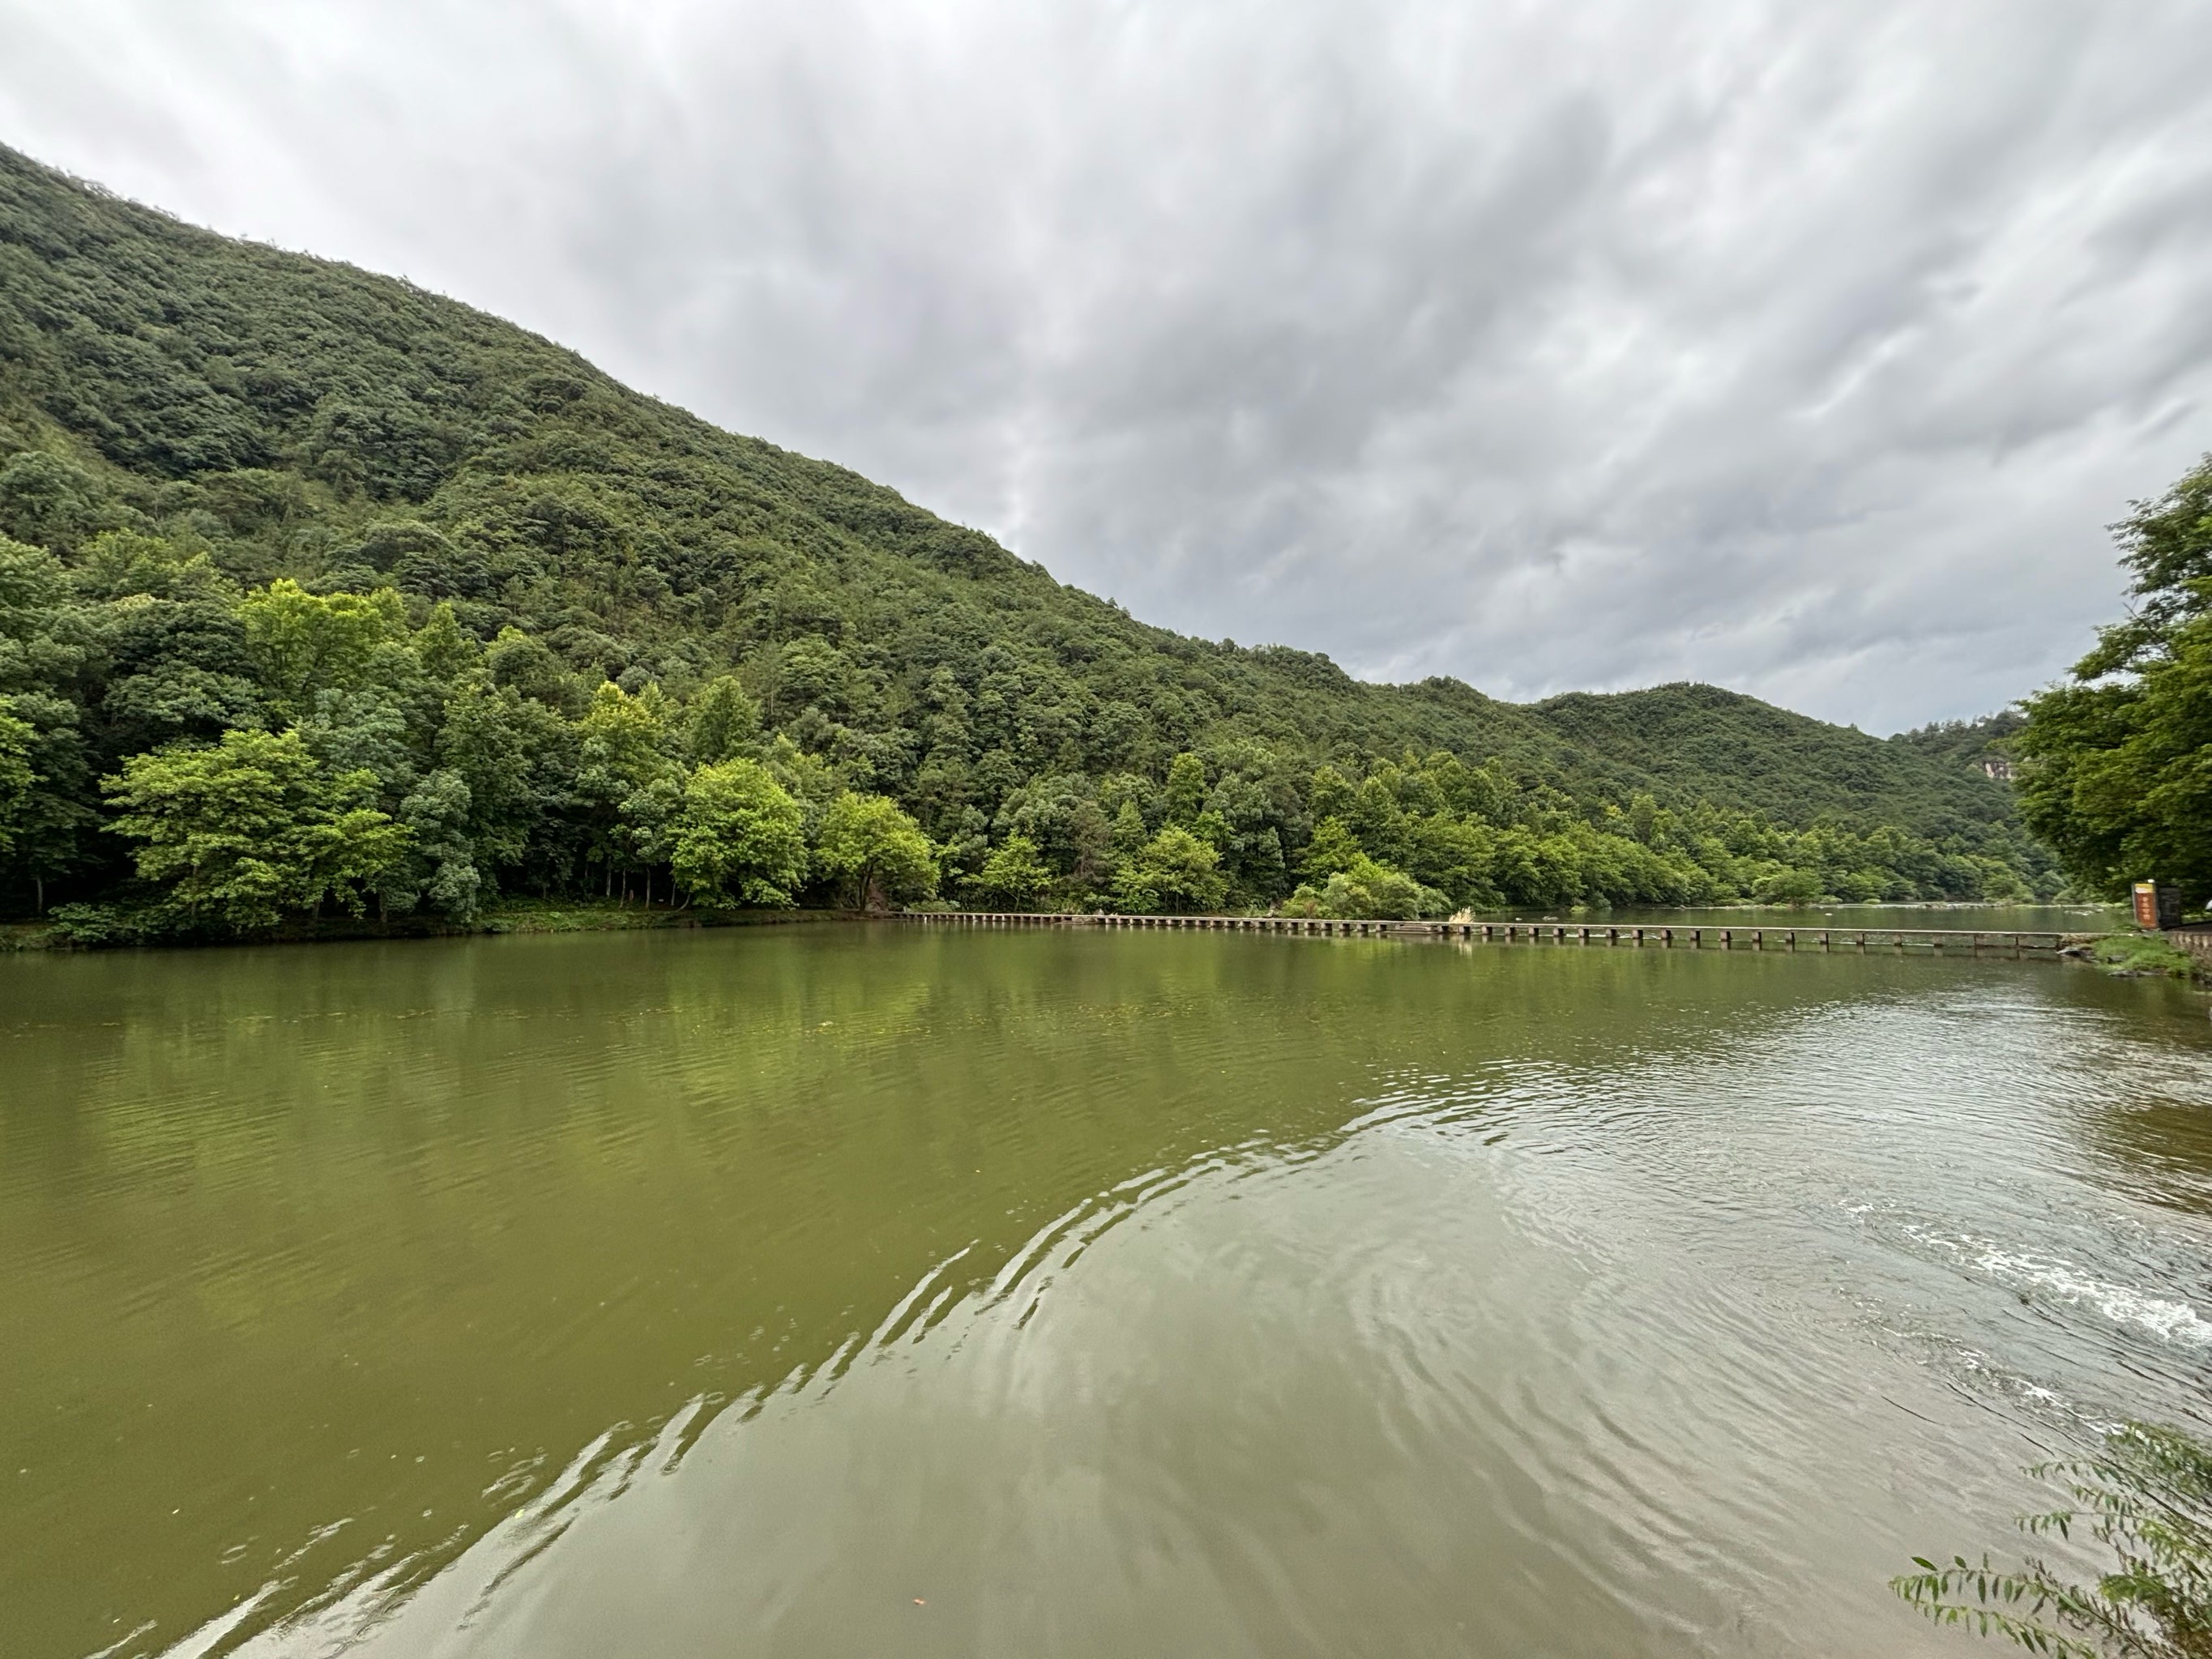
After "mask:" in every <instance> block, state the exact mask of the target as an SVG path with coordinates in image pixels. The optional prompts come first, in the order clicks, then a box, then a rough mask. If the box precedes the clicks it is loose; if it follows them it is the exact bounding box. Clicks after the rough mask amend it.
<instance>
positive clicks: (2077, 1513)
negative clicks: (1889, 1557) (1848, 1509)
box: [1890, 1423, 2212, 1659]
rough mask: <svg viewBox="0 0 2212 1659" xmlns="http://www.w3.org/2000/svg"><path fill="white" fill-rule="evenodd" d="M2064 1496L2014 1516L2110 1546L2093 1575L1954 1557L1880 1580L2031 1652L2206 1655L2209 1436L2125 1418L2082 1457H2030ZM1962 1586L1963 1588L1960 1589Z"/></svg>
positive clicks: (2210, 1601)
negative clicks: (2105, 1568) (2080, 1578)
mask: <svg viewBox="0 0 2212 1659" xmlns="http://www.w3.org/2000/svg"><path fill="white" fill-rule="evenodd" d="M2029 1472H2030V1473H2031V1474H2036V1475H2039V1476H2056V1477H2057V1478H2058V1479H2060V1480H2063V1483H2064V1485H2065V1486H2066V1489H2067V1491H2068V1492H2069V1493H2071V1494H2072V1497H2073V1499H2074V1503H2075V1505H2076V1507H2075V1508H2072V1509H2062V1510H2052V1511H2051V1512H2050V1513H2048V1514H2045V1515H2033V1516H2026V1517H2024V1518H2023V1519H2022V1520H2021V1528H2022V1529H2023V1530H2024V1531H2026V1532H2027V1533H2029V1534H2032V1535H2036V1536H2048V1535H2051V1534H2057V1535H2058V1536H2059V1537H2061V1538H2067V1537H2070V1536H2071V1535H2072V1533H2073V1528H2074V1527H2075V1524H2076V1523H2082V1524H2084V1525H2085V1526H2086V1529H2087V1533H2088V1535H2089V1536H2090V1537H2091V1538H2093V1539H2094V1540H2095V1541H2097V1542H2099V1543H2100V1544H2102V1545H2105V1546H2106V1547H2108V1548H2109V1549H2111V1550H2112V1553H2114V1554H2115V1555H2116V1556H2118V1565H2117V1566H2116V1567H2115V1569H2114V1570H2113V1571H2111V1572H2107V1573H2105V1574H2103V1575H2102V1576H2100V1577H2099V1578H2098V1579H2097V1581H2096V1583H2093V1584H2081V1583H2074V1582H2072V1581H2070V1580H2069V1579H2066V1578H2063V1577H2060V1576H2059V1574H2058V1573H2057V1572H2056V1571H2054V1570H2053V1569H2051V1567H2050V1566H2048V1565H2045V1563H2043V1562H2041V1561H2035V1560H2031V1561H2029V1562H2027V1564H2026V1565H2024V1566H2022V1567H2021V1568H2020V1569H2019V1570H2017V1571H2003V1570H2001V1569H1998V1568H1996V1567H1993V1566H1991V1565H1990V1559H1989V1557H1987V1556H1986V1555H1984V1557H1983V1558H1982V1559H1981V1560H1980V1562H1979V1563H1978V1564H1977V1563H1972V1562H1969V1561H1968V1560H1967V1559H1966V1557H1964V1556H1962V1555H1961V1556H1954V1557H1953V1558H1952V1559H1951V1561H1950V1564H1949V1565H1937V1564H1936V1562H1934V1561H1932V1560H1929V1559H1926V1558H1924V1557H1920V1556H1915V1557H1914V1558H1913V1560H1914V1563H1915V1565H1917V1566H1918V1567H1919V1568H1920V1571H1918V1572H1917V1573H1908V1574H1905V1575H1903V1576H1901V1577H1897V1578H1893V1579H1892V1580H1891V1581H1890V1587H1891V1588H1892V1589H1894V1590H1895V1591H1896V1592H1897V1593H1898V1595H1901V1596H1903V1597H1904V1598H1905V1600H1906V1601H1910V1602H1911V1604H1912V1605H1913V1606H1915V1607H1918V1608H1919V1609H1920V1610H1921V1611H1922V1612H1923V1613H1926V1614H1927V1615H1928V1616H1929V1618H1930V1619H1932V1620H1935V1621H1936V1623H1938V1624H1940V1625H1951V1626H1960V1627H1963V1628H1965V1629H1968V1630H1972V1631H1975V1632H1978V1633H1979V1634H1981V1635H1983V1636H2003V1637H2006V1638H2009V1639H2010V1640H2012V1641H2014V1642H2015V1643H2017V1644H2020V1645H2021V1647H2024V1648H2027V1650H2030V1651H2031V1652H2035V1653H2045V1654H2051V1655H2056V1656H2064V1659H2094V1656H2097V1655H2123V1656H2128V1659H2204V1656H2207V1655H2212V1447H2209V1446H2207V1445H2205V1444H2204V1443H2203V1442H2201V1441H2198V1440H2196V1439H2194V1438H2192V1437H2190V1436H2189V1435H2186V1434H2184V1433H2182V1432H2181V1431H2179V1430H2176V1429H2171V1428H2165V1427H2160V1426H2158V1425H2150V1424H2143V1423H2130V1424H2125V1425H2122V1426H2120V1427H2119V1428H2117V1429H2115V1430H2113V1431H2111V1432H2110V1433H2109V1434H2107V1435H2106V1437H2105V1442H2104V1446H2103V1449H2101V1450H2100V1452H2099V1454H2098V1455H2095V1456H2093V1457H2088V1458H2081V1459H2075V1460H2071V1461H2069V1462H2055V1463H2045V1464H2040V1465H2038V1466H2037V1467H2036V1468H2033V1469H2031V1470H2030V1471H2029ZM1970 1597H1971V1599H1969V1598H1970Z"/></svg>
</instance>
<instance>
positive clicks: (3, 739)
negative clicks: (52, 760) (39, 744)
mask: <svg viewBox="0 0 2212 1659" xmlns="http://www.w3.org/2000/svg"><path fill="white" fill-rule="evenodd" d="M10 707H11V705H10V704H9V701H8V699H7V698H5V697H0V859H4V858H6V857H7V856H8V854H9V852H11V851H12V850H13V849H14V848H15V836H16V834H17V825H18V824H19V823H21V821H22V818H23V817H24V815H25V811H26V809H27V808H28V806H29V805H30V801H31V789H32V787H33V785H34V784H35V783H36V782H37V781H38V775H37V774H36V773H34V772H33V771H32V769H31V744H32V743H33V741H34V740H35V739H36V738H37V736H38V734H37V733H36V732H33V731H32V730H31V727H30V726H29V723H28V722H27V721H24V720H17V719H16V718H15V715H13V714H10V713H9V712H8V711H9V708H10Z"/></svg>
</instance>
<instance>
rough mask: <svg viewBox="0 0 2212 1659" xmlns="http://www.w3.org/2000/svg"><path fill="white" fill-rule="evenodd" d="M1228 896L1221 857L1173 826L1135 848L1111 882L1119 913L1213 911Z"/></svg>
mask: <svg viewBox="0 0 2212 1659" xmlns="http://www.w3.org/2000/svg"><path fill="white" fill-rule="evenodd" d="M1228 894H1229V878H1228V877H1227V875H1226V874H1225V873H1224V872H1223V871H1222V868H1221V854H1219V853H1218V852H1216V851H1215V850H1214V848H1212V847H1211V846H1210V845H1208V844H1207V843H1206V842H1203V841H1200V839H1199V838H1198V837H1197V836H1194V835H1193V834H1192V833H1191V832H1190V831H1189V830H1188V829H1184V828H1183V827H1182V825H1181V824H1179V823H1171V824H1170V825H1168V826H1167V828H1165V829H1163V830H1161V831H1160V832H1159V834H1158V835H1157V836H1153V837H1152V839H1151V840H1150V841H1148V842H1146V843H1145V844H1144V845H1143V846H1142V847H1140V848H1138V849H1137V851H1136V853H1135V854H1134V855H1133V857H1132V858H1131V859H1130V860H1129V861H1128V862H1127V864H1125V865H1123V866H1121V871H1120V872H1119V873H1118V874H1117V875H1116V876H1115V879H1114V896H1115V899H1116V900H1117V901H1118V902H1119V903H1120V904H1121V908H1123V909H1124V910H1139V911H1169V912H1203V911H1210V910H1218V909H1219V908H1221V906H1222V902H1223V901H1224V900H1225V899H1226V898H1227V896H1228Z"/></svg>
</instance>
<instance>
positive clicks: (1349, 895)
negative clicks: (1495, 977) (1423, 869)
mask: <svg viewBox="0 0 2212 1659" xmlns="http://www.w3.org/2000/svg"><path fill="white" fill-rule="evenodd" d="M1284 908H1285V909H1286V910H1289V911H1291V913H1292V914H1295V915H1304V916H1333V917H1337V918H1340V919H1344V920H1358V919H1361V918H1371V919H1376V920H1380V921H1411V920H1413V918H1414V917H1417V916H1441V915H1448V914H1449V912H1450V910H1451V908H1452V902H1451V900H1450V899H1449V898H1448V897H1446V896H1444V895H1443V893H1440V892H1438V891H1437V890H1436V889H1435V888H1433V887H1424V886H1422V885H1421V884H1420V883H1419V882H1418V881H1415V880H1414V879H1413V878H1412V877H1411V876H1409V875H1407V873H1406V872H1404V871H1402V870H1394V869H1392V868H1391V867H1390V866H1389V865H1387V864H1378V863H1376V861H1375V860H1373V859H1371V858H1370V857H1369V856H1368V855H1367V854H1364V853H1355V854H1352V858H1351V860H1350V861H1349V862H1348V863H1347V864H1346V867H1345V868H1343V869H1341V870H1337V871H1334V872H1331V874H1330V875H1329V877H1328V880H1327V881H1326V882H1325V883H1324V884H1322V888H1321V889H1320V890H1318V891H1316V890H1315V889H1314V888H1312V887H1311V886H1302V887H1300V888H1299V889H1298V890H1297V892H1295V893H1293V894H1292V895H1291V899H1290V902H1288V903H1287V904H1286V905H1285V907H1284Z"/></svg>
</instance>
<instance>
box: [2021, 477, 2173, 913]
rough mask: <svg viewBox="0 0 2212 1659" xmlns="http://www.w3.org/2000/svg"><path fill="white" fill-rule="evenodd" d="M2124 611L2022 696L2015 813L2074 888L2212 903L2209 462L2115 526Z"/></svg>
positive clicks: (2141, 503) (2140, 506)
mask: <svg viewBox="0 0 2212 1659" xmlns="http://www.w3.org/2000/svg"><path fill="white" fill-rule="evenodd" d="M2113 530H2114V533H2115V535H2116V537H2117V538H2118V542H2119V544H2120V549H2121V563H2122V564H2123V565H2124V567H2125V568H2127V569H2128V570H2129V571H2130V573H2132V575H2133V578H2134V580H2133V582H2132V584H2131V588H2130V593H2131V598H2132V599H2133V601H2134V603H2133V605H2132V608H2131V614H2130V616H2129V617H2127V619H2126V620H2125V621H2124V622H2119V623H2114V624H2112V626H2110V627H2108V628H2105V629H2100V631H2099V634H2098V640H2097V647H2096V649H2094V650H2093V651H2092V652H2090V653H2089V654H2088V655H2087V656H2086V657H2084V658H2083V659H2081V661H2080V662H2079V663H2077V664H2075V667H2074V672H2073V678H2072V679H2071V681H2070V682H2069V683H2068V684H2061V685H2057V686H2054V687H2052V688H2051V689H2050V690H2046V691H2044V692H2042V693H2040V694H2039V695H2037V696H2033V697H2031V698H2029V699H2027V715H2028V719H2027V726H2026V727H2025V728H2024V729H2023V730H2022V731H2021V732H2020V734H2019V736H2018V737H2017V738H2015V739H2014V746H2015V749H2016V750H2017V752H2018V753H2019V755H2020V757H2021V781H2020V790H2021V810H2022V812H2023V814H2024V815H2025V817H2026V818H2027V822H2028V823H2029V824H2030V825H2032V826H2033V829H2035V830H2036V832H2037V833H2038V834H2039V835H2040V836H2042V837H2043V838H2044V840H2045V841H2046V842H2048V843H2049V844H2050V845H2051V848H2053V849H2055V850H2056V852H2057V855H2058V857H2059V858H2060V860H2062V861H2063V864H2064V866H2065V867H2066V869H2067V870H2068V872H2069V873H2070V874H2071V875H2072V877H2073V878H2074V880H2075V884H2077V885H2078V886H2079V887H2081V889H2082V890H2085V891H2087V892H2092V893H2095V894H2098V895H2100V896H2110V897H2115V898H2117V897H2118V896H2121V895H2122V894H2123V893H2124V891H2125V890H2126V889H2127V887H2128V884H2130V882H2135V881H2160V882H2164V883H2166V884H2170V885H2172V886H2173V887H2176V888H2179V890H2180V891H2181V893H2182V895H2183V897H2184V900H2185V902H2188V903H2191V904H2194V905H2198V906H2202V905H2203V904H2204V903H2205V902H2207V901H2208V900H2212V457H2208V458H2206V459H2205V460H2204V461H2203V462H2201V463H2200V464H2199V465H2197V467H2196V468H2195V469H2193V470H2192V471H2191V472H2189V473H2188V474H2187V475H2186V476H2185V477H2183V478H2182V479H2181V480H2180V481H2179V483H2176V484H2175V485H2174V486H2173V487H2172V489H2169V490H2168V491H2167V492H2166V494H2165V495H2163V496H2161V497H2160V498H2159V499H2158V500H2156V501H2139V502H2137V503H2136V504H2135V510H2134V511H2133V512H2132V513H2130V515H2129V516H2128V517H2127V518H2126V519H2124V520H2121V521H2120V522H2119V523H2118V525H2116V526H2113Z"/></svg>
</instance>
